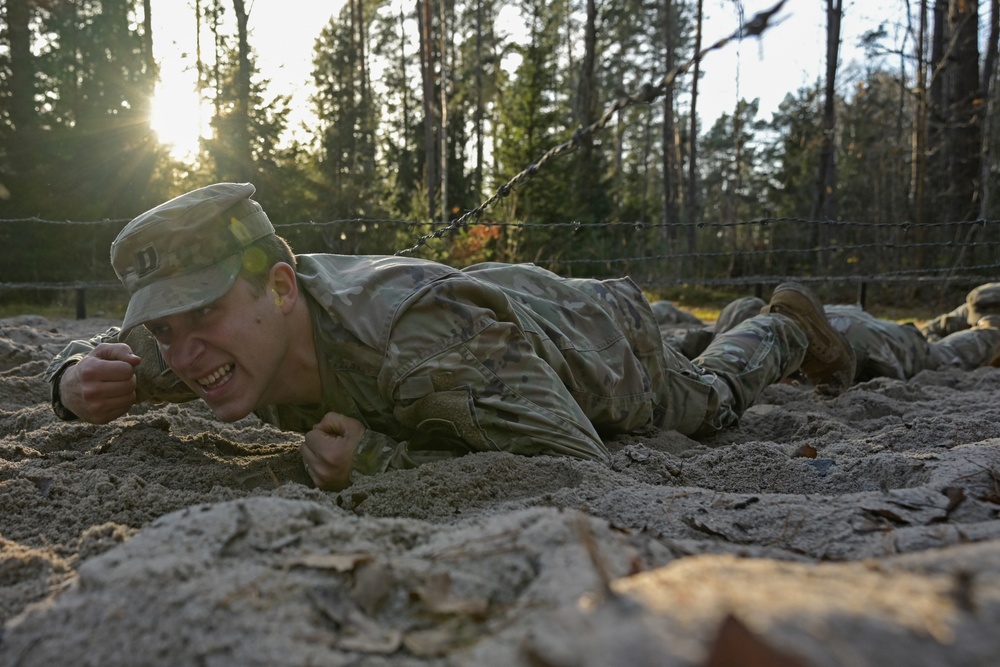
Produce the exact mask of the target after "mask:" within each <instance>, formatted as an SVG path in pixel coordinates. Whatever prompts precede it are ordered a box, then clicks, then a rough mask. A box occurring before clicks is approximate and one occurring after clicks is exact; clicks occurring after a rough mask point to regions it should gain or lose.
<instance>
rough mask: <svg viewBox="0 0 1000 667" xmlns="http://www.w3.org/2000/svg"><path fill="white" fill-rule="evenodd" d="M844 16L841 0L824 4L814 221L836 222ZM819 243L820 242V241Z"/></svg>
mask: <svg viewBox="0 0 1000 667" xmlns="http://www.w3.org/2000/svg"><path fill="white" fill-rule="evenodd" d="M843 15H844V8H843V1H842V0H826V91H825V96H826V98H825V100H824V103H823V136H822V144H821V146H820V154H819V170H818V172H817V176H816V199H815V204H814V206H813V219H815V220H835V219H836V217H837V197H836V188H837V172H836V160H835V156H834V145H835V143H836V142H835V140H836V125H837V111H836V100H837V88H836V86H837V60H838V58H839V54H840V20H841V18H842V17H843ZM819 240H820V241H821V242H822V239H819Z"/></svg>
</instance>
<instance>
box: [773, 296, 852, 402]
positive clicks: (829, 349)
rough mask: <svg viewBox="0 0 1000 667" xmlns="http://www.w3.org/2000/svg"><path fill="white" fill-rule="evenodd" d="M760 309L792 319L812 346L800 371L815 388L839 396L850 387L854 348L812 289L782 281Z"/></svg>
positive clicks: (823, 392) (807, 351) (828, 394)
mask: <svg viewBox="0 0 1000 667" xmlns="http://www.w3.org/2000/svg"><path fill="white" fill-rule="evenodd" d="M761 312H762V313H771V314H774V313H780V314H781V315H784V316H786V317H788V318H790V319H791V320H793V321H794V322H795V324H797V325H798V327H799V328H800V329H801V330H802V332H803V333H804V334H805V335H806V339H807V340H808V341H809V347H808V349H807V350H806V357H805V359H803V360H802V366H801V367H800V368H799V370H801V371H802V372H803V373H805V375H806V377H807V378H808V379H809V381H810V382H812V383H813V384H814V385H815V386H816V391H818V392H819V393H821V394H825V395H827V396H837V395H838V394H840V393H842V392H844V391H846V390H847V388H848V387H849V386H851V383H852V382H853V381H854V367H855V363H856V360H855V357H854V350H852V349H851V346H850V344H848V342H847V339H846V338H845V337H844V335H843V334H841V333H840V332H838V331H837V330H836V329H834V328H833V327H832V326H830V322H829V321H828V320H827V319H826V313H825V312H824V311H823V306H822V304H820V302H819V299H817V298H816V297H815V296H814V295H813V293H812V292H810V291H809V290H808V289H806V288H805V287H803V286H802V285H799V284H797V283H782V284H780V285H778V286H777V287H776V288H775V290H774V293H773V294H772V295H771V302H770V303H769V304H768V305H766V306H764V308H762V309H761Z"/></svg>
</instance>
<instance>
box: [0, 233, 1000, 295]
mask: <svg viewBox="0 0 1000 667" xmlns="http://www.w3.org/2000/svg"><path fill="white" fill-rule="evenodd" d="M116 222H117V223H120V222H122V221H121V220H111V219H104V220H94V221H69V220H45V219H42V218H37V217H33V218H16V219H0V224H2V223H21V224H38V225H100V224H112V223H116ZM380 224H385V225H399V226H404V227H407V228H412V227H417V226H425V225H427V224H430V223H427V222H421V221H413V220H401V219H393V218H342V219H336V220H329V221H302V222H294V223H284V224H277V225H275V227H276V229H278V230H281V229H289V228H301V227H314V228H323V227H330V226H347V225H353V226H356V227H358V228H359V229H358V230H356V232H355V233H357V234H364V233H365V232H363V231H361V230H363V229H366V228H373V227H375V226H377V225H380ZM474 224H475V225H476V226H482V227H502V228H510V229H519V228H520V229H525V230H530V229H544V230H570V233H571V234H575V233H577V232H582V231H585V230H600V229H612V230H613V229H618V230H622V229H628V230H632V229H635V230H658V229H659V230H662V229H672V230H683V229H692V228H694V229H718V230H724V229H735V228H741V227H747V226H758V227H760V228H762V229H763V228H772V229H771V231H770V232H769V233H770V234H772V236H770V237H763V236H762V237H759V238H757V237H754V238H755V239H756V243H757V244H758V245H757V247H754V246H753V245H751V246H749V247H746V248H734V249H731V250H722V251H708V252H700V251H677V252H656V253H648V252H642V253H641V254H637V253H634V252H632V253H627V252H625V246H617V248H618V249H619V251H620V253H621V254H619V255H614V256H605V257H573V256H565V255H560V256H555V257H535V258H533V259H532V261H533V263H535V264H537V265H539V266H542V267H552V268H553V269H554V270H557V271H560V270H562V271H565V270H567V269H569V268H575V267H584V268H583V269H582V271H583V272H584V273H586V274H588V275H590V274H598V273H601V272H602V270H603V271H605V272H610V271H611V270H612V268H611V267H620V269H613V270H614V271H618V274H617V275H616V276H615V277H617V276H618V275H621V274H622V273H631V274H632V275H633V277H634V278H635V279H636V280H637V282H640V284H642V285H644V286H649V287H655V286H662V285H683V284H698V285H705V286H713V285H729V286H739V285H747V284H756V285H760V284H767V283H774V284H777V283H778V282H781V281H783V280H787V279H789V278H794V279H795V280H799V281H803V282H834V283H841V284H843V283H860V282H875V281H879V282H885V283H906V282H909V283H914V284H917V283H920V282H926V281H934V282H937V283H941V284H957V283H970V282H982V281H983V276H982V275H976V272H982V273H986V272H990V273H992V274H994V275H995V274H997V273H1000V272H998V271H997V269H1000V264H998V263H980V264H976V265H972V266H969V265H965V264H963V263H962V262H953V265H952V266H948V267H941V266H934V265H936V264H939V263H940V260H938V259H937V258H938V257H939V256H941V252H940V251H942V250H948V251H956V250H957V251H961V252H959V253H958V256H959V257H961V256H962V255H963V254H964V253H965V251H966V250H969V249H974V248H982V249H984V251H986V252H987V254H989V255H995V254H996V252H995V249H996V247H997V246H998V245H1000V240H998V236H1000V220H994V219H977V220H958V221H944V222H934V223H926V224H923V223H922V224H914V223H911V222H909V221H903V222H895V223H893V222H869V221H856V220H812V219H808V218H799V217H790V216H782V217H762V218H755V219H752V220H736V221H726V222H704V223H663V222H656V223H653V222H643V221H628V222H603V223H586V224H584V223H580V222H576V221H572V222H555V223H531V222H504V221H477V222H475V223H474ZM779 225H799V226H802V227H803V229H802V230H793V231H794V234H789V235H788V236H787V238H782V236H781V234H780V233H779V231H778V230H777V229H776V228H777V226H779ZM817 227H825V228H830V229H839V230H845V231H848V232H849V230H850V229H851V228H858V229H863V230H865V231H864V232H863V233H864V234H865V235H866V236H867V238H871V235H872V234H877V235H878V236H879V237H881V238H880V239H879V240H877V241H868V240H867V238H866V239H865V242H851V243H838V242H837V241H836V240H834V236H837V235H839V234H835V233H832V232H831V233H829V234H827V235H826V236H825V237H824V238H825V239H826V243H825V244H816V245H812V244H810V245H803V246H801V247H795V246H793V247H782V245H781V244H782V241H786V242H787V241H789V240H791V241H792V242H794V241H795V239H799V240H803V239H807V238H810V237H811V236H812V235H810V234H807V233H806V232H807V231H808V229H807V228H811V229H815V228H817ZM945 227H953V228H955V229H956V230H957V231H956V232H955V233H954V234H950V235H951V236H953V237H954V238H953V239H946V240H931V241H926V240H922V238H920V237H919V236H914V235H912V234H911V233H912V232H914V231H915V230H923V229H930V228H945ZM975 228H979V229H987V231H988V232H989V233H984V234H982V235H980V236H981V238H974V237H972V236H971V235H970V234H967V233H965V231H964V230H965V229H968V230H969V231H972V230H973V229H975ZM347 231H348V233H350V230H347ZM938 236H939V239H940V234H938ZM356 238H360V237H356ZM845 240H851V241H855V239H853V238H851V237H850V236H847V238H845ZM753 242H754V241H750V243H753ZM324 243H328V242H324ZM683 243H684V241H683V240H678V239H676V238H675V239H674V240H673V241H662V240H657V241H656V244H657V245H656V247H657V248H660V249H668V248H671V247H679V246H681V245H682V244H683ZM761 243H764V244H765V245H764V247H761V246H760V244H761ZM633 247H634V246H633ZM935 250H936V251H938V252H930V253H927V254H918V253H921V252H922V251H935ZM300 251H320V252H323V251H324V250H323V249H318V250H306V249H302V250H300ZM871 251H876V253H878V254H877V257H878V260H875V261H873V258H874V257H876V254H873V253H872V252H871ZM640 252H641V251H640ZM887 252H892V253H893V257H895V258H896V263H897V264H898V263H899V262H902V263H904V264H905V263H907V262H909V261H912V260H913V259H915V258H919V257H925V258H926V261H927V264H928V265H927V266H924V267H916V268H913V267H907V268H898V267H897V268H895V270H880V271H879V272H877V273H876V272H869V271H870V270H871V268H872V265H875V266H878V265H879V264H881V261H879V260H881V259H882V257H884V256H885V253H887ZM790 256H791V257H793V259H794V256H800V257H801V258H803V260H807V261H809V262H814V263H812V264H810V268H805V269H803V270H799V269H798V268H786V269H785V270H788V271H792V272H793V273H794V274H795V275H790V274H781V275H778V274H767V275H752V276H750V275H742V276H741V275H732V274H733V273H736V274H738V273H739V272H745V271H746V269H747V268H748V266H747V265H748V264H750V265H751V266H750V267H749V268H752V267H753V266H757V267H760V266H770V263H769V261H768V260H769V258H779V257H782V258H787V257H790ZM822 257H827V258H840V259H839V260H837V261H838V263H839V265H840V266H841V267H842V269H843V270H841V271H839V272H837V271H835V270H833V269H831V268H829V267H830V264H829V263H828V262H823V263H821V262H820V261H819V258H822ZM719 258H730V259H733V260H738V261H739V262H740V266H739V268H738V269H737V270H736V271H732V270H728V271H729V275H716V276H711V275H704V272H703V271H699V270H698V268H697V267H698V265H697V260H706V261H709V262H710V261H712V260H718V259H719ZM969 259H971V253H970V257H969ZM473 261H478V260H473ZM671 261H673V262H677V266H681V265H680V262H686V264H685V265H684V266H687V267H691V268H689V269H688V270H687V271H688V273H687V274H686V275H685V274H682V275H675V276H672V277H666V278H658V277H656V275H655V274H656V273H659V272H658V271H655V267H654V270H647V269H646V268H644V267H650V266H653V265H654V264H655V263H661V264H662V263H665V262H671ZM95 262H96V260H94V262H91V264H92V266H97V264H96V263H95ZM801 265H802V260H799V261H798V263H797V264H795V266H796V267H801ZM586 267H597V268H596V270H595V269H588V268H586ZM821 267H827V268H826V269H821ZM714 270H715V271H716V272H717V274H719V273H724V272H727V269H726V268H725V267H719V266H715V267H714ZM819 270H825V271H826V275H814V276H804V275H800V274H801V273H806V272H810V271H819ZM866 272H868V273H866ZM572 273H577V271H575V270H574V271H572ZM831 273H836V275H831ZM695 274H698V275H695ZM8 275H9V274H8ZM636 276H638V277H636ZM604 277H611V276H609V275H605V276H604ZM119 288H120V287H119V284H118V283H117V282H114V281H106V280H72V281H65V280H63V281H52V282H42V281H24V282H13V281H8V282H0V290H74V289H76V290H79V289H119Z"/></svg>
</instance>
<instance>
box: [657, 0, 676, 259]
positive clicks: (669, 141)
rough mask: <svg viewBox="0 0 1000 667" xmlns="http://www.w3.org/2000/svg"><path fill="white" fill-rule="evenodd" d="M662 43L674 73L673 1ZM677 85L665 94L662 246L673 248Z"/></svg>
mask: <svg viewBox="0 0 1000 667" xmlns="http://www.w3.org/2000/svg"><path fill="white" fill-rule="evenodd" d="M662 7H663V43H664V47H665V51H666V53H665V54H664V56H665V57H664V61H663V67H664V70H665V71H667V72H671V71H672V70H673V69H674V65H675V52H676V50H677V46H676V44H675V41H676V40H675V39H674V38H675V34H676V23H675V20H674V6H673V2H672V0H663V4H662ZM674 120H675V118H674V84H673V83H670V84H669V85H668V86H667V89H666V90H664V91H663V216H662V219H661V222H662V223H663V234H662V238H663V244H664V245H665V246H672V245H673V244H674V243H676V241H677V223H678V216H679V213H678V210H677V194H678V187H677V174H678V173H679V172H678V170H677V163H676V160H675V159H674V158H675V157H676V152H675V151H674V149H673V146H674V143H673V142H674V124H675V123H674Z"/></svg>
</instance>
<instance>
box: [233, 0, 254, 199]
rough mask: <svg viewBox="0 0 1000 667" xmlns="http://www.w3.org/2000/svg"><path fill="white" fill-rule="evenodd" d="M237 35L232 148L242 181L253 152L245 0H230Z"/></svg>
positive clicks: (248, 171)
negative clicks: (251, 144)
mask: <svg viewBox="0 0 1000 667" xmlns="http://www.w3.org/2000/svg"><path fill="white" fill-rule="evenodd" d="M233 10H234V12H235V14H236V30H237V35H238V40H239V43H238V46H237V49H238V51H237V53H238V57H239V62H238V63H237V69H236V108H235V109H234V110H233V115H234V116H235V119H234V120H235V123H234V129H235V132H236V136H235V137H233V144H232V145H233V148H234V149H235V150H236V151H237V153H236V162H235V169H236V173H235V177H236V178H239V179H241V180H243V181H250V180H252V179H253V151H252V150H251V146H250V43H249V42H248V41H247V18H248V17H247V11H246V5H245V4H244V0H233Z"/></svg>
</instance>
